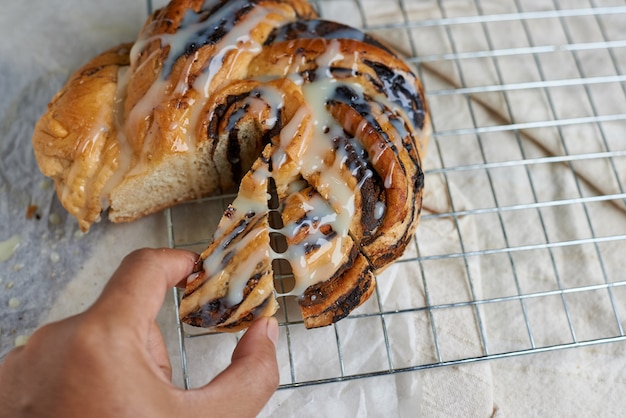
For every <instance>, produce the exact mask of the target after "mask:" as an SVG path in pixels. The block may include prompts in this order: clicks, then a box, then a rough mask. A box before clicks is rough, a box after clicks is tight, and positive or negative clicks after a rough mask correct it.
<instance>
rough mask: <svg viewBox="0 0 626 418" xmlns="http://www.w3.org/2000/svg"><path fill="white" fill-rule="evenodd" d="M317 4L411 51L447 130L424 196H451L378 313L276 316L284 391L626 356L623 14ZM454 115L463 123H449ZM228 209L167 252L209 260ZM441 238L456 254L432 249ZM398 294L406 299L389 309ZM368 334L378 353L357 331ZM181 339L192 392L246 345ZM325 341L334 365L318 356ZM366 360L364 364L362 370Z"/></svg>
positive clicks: (422, 230) (205, 219)
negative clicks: (567, 355)
mask: <svg viewBox="0 0 626 418" xmlns="http://www.w3.org/2000/svg"><path fill="white" fill-rule="evenodd" d="M154 3H155V4H152V2H150V1H149V2H148V10H149V11H151V10H152V9H153V7H158V6H160V4H156V3H157V2H156V1H155V2H154ZM163 3H164V2H163ZM531 3H538V4H540V7H539V8H533V7H531V6H529V4H531ZM314 4H315V5H316V6H317V8H318V10H319V11H320V14H321V15H322V16H323V17H328V18H331V19H333V20H338V19H341V16H351V18H353V19H356V20H357V22H356V23H355V22H354V21H349V22H347V23H350V24H352V25H357V26H360V27H362V28H364V29H365V30H367V31H369V32H371V33H374V34H377V35H378V36H380V37H381V38H382V39H385V40H387V41H388V42H391V43H392V44H394V41H399V42H401V44H402V45H403V47H402V48H401V51H402V52H403V53H405V54H406V55H407V57H408V61H409V62H411V63H412V64H414V66H415V68H416V69H417V71H418V73H419V74H420V76H421V78H422V80H423V82H424V84H425V87H426V90H427V96H428V98H429V101H430V106H431V111H432V115H433V120H434V130H435V133H434V134H433V136H432V138H431V142H430V144H429V149H428V158H427V166H426V167H425V168H426V173H425V175H426V185H427V186H426V187H427V188H429V187H439V188H440V190H444V191H445V193H443V195H444V198H443V200H445V201H446V202H444V203H441V202H439V201H437V199H436V198H434V197H433V194H432V193H429V192H428V191H427V195H426V198H425V201H424V213H423V215H422V220H421V224H420V227H419V228H418V232H417V234H416V237H415V239H414V242H413V243H412V246H411V248H410V249H409V250H407V254H405V256H404V257H403V258H402V259H401V260H400V261H398V263H397V264H398V265H399V266H401V267H409V268H408V271H409V272H411V273H410V274H409V275H408V277H407V276H406V275H403V276H402V277H393V276H392V275H389V276H385V277H382V278H380V279H379V281H378V282H379V285H378V287H377V290H376V293H375V294H374V295H373V296H372V298H371V299H370V301H368V302H367V303H366V304H365V305H364V307H361V308H359V309H358V310H357V311H355V312H354V313H353V314H352V315H351V316H349V317H348V318H346V319H344V320H342V321H340V322H339V323H338V324H335V325H334V326H331V327H326V328H323V329H320V330H305V329H304V325H303V323H302V319H301V317H300V316H299V312H298V309H297V307H296V305H295V302H294V301H293V300H292V299H284V298H283V299H280V300H279V301H280V305H281V309H280V310H279V312H278V314H277V315H278V318H279V323H280V330H281V338H280V341H281V344H280V347H279V350H278V356H279V363H280V364H281V383H280V387H281V388H295V387H301V386H307V385H316V384H323V383H329V382H337V381H345V380H352V379H359V378H364V377H371V376H378V375H388V374H394V373H400V372H410V371H417V370H421V369H426V368H432V367H438V366H447V365H453V364H460V363H469V362H475V361H481V360H488V359H494V358H502V357H511V356H517V355H522V354H531V353H538V352H543V351H552V350H560V349H565V348H575V347H581V346H586V345H592V344H600V343H616V342H620V341H624V340H626V336H625V335H624V326H625V322H624V321H625V319H624V318H626V312H624V311H625V310H626V275H625V273H624V272H625V271H626V264H625V262H624V258H623V257H621V256H620V253H621V252H623V249H624V248H626V216H625V212H626V207H625V202H626V193H625V191H624V183H625V182H626V70H625V69H624V68H626V67H624V66H625V65H626V31H624V30H623V25H622V24H616V22H619V21H620V20H621V21H622V22H623V21H624V19H626V5H625V3H624V2H623V1H622V2H620V1H613V2H609V1H604V2H600V0H589V1H567V2H565V1H563V2H558V1H556V0H554V1H553V2H552V1H541V2H526V1H524V2H522V1H521V0H506V1H505V0H502V1H499V2H488V1H485V0H482V1H481V0H476V1H474V2H469V1H462V0H458V1H436V0H432V1H419V2H418V1H410V0H390V1H388V2H378V1H368V0H336V1H331V0H319V1H316V2H314ZM337 7H340V10H341V13H339V14H337V13H336V12H332V10H337ZM383 7H384V9H385V10H381V8H383ZM333 8H334V9H333ZM328 14H331V15H330V16H329V15H328ZM616 27H617V28H618V29H619V28H622V31H621V32H620V31H619V30H617V31H616V30H615V28H616ZM581 28H584V29H585V30H581ZM503 34H506V36H503ZM539 34H544V35H543V36H539ZM470 41H471V42H470ZM512 68H514V69H517V70H520V71H511V69H512ZM485 69H486V70H485ZM522 95H525V96H524V97H525V99H522ZM528 97H530V98H531V99H530V101H529V99H528ZM529 102H530V103H531V105H530V106H529V105H525V104H524V103H529ZM607 103H609V104H610V105H608V106H607ZM451 109H452V110H454V112H453V114H454V115H455V117H446V118H441V117H438V115H444V114H445V115H450V114H451V112H450V110H451ZM453 151H454V152H453ZM459 156H460V157H459ZM546 184H554V185H555V186H554V187H552V188H548V191H546V187H545V186H546ZM555 189H556V190H555ZM475 195H480V196H482V197H481V198H480V199H472V198H471V196H475ZM468 196H469V197H470V198H467V197H468ZM232 198H233V196H222V197H219V198H210V199H205V200H202V201H200V202H190V203H186V204H183V205H180V206H177V207H175V208H172V209H171V210H168V211H167V212H166V217H167V227H168V231H167V232H168V237H169V244H170V246H171V247H178V248H187V249H192V250H195V251H202V250H203V249H204V247H206V245H207V244H208V241H207V240H206V238H207V237H210V236H211V233H212V230H213V229H214V228H215V226H216V225H217V222H218V220H219V216H220V215H221V213H222V211H223V210H224V209H225V207H226V205H227V204H228V202H229V201H230V200H231V199H232ZM440 200H441V199H440ZM607 224H608V225H609V226H608V227H607ZM468 225H473V226H474V229H471V228H470V227H468ZM519 225H524V227H522V228H520V227H519ZM572 225H574V226H575V227H572ZM514 226H516V227H514ZM520 229H521V230H522V232H521V233H520ZM441 230H447V231H448V234H447V235H446V241H447V244H446V245H438V243H437V241H436V240H433V238H432V236H426V235H427V232H428V231H441ZM472 231H473V232H472ZM476 237H478V239H475V238H476ZM485 237H486V238H485ZM570 261H572V262H570ZM574 261H575V263H574ZM572 265H575V266H576V267H571V266H572ZM394 286H405V287H406V289H407V290H406V291H403V290H402V289H400V290H399V291H397V292H396V294H398V292H400V294H406V295H409V296H407V297H406V298H401V299H402V300H392V301H389V300H388V298H386V296H385V295H386V294H388V293H389V292H390V290H391V289H392V288H393V287H394ZM455 286H457V287H458V289H459V291H458V293H456V294H455V292H452V293H453V294H454V296H452V297H450V293H451V292H450V288H452V289H454V288H455ZM442 288H447V291H446V292H443V293H442V292H441V290H442ZM441 294H445V295H447V299H446V298H442V297H441ZM414 295H417V296H418V297H414ZM179 297H180V295H179V294H175V305H176V307H177V306H178V298H179ZM589 301H592V302H593V303H592V305H593V306H595V307H596V308H599V309H596V311H594V312H596V314H598V313H597V312H600V313H599V315H604V316H603V318H602V319H601V321H600V323H601V326H600V327H595V326H594V327H593V328H592V329H589V327H587V326H585V324H586V322H587V320H586V312H584V310H583V311H581V309H582V308H581V307H585V306H588V305H587V304H586V303H587V302H589ZM587 314H588V313H587ZM447 317H452V318H456V319H455V320H459V321H460V322H461V323H462V326H463V327H467V328H469V329H472V330H474V329H475V332H470V333H468V334H467V335H469V337H467V336H466V337H465V339H464V340H463V341H461V344H459V343H458V341H457V342H456V343H455V344H453V345H456V346H457V348H456V349H454V350H450V349H449V347H450V342H449V341H447V339H449V336H448V335H446V333H445V332H444V331H442V328H441V324H442V323H445V322H446V320H447V319H446V318H447ZM494 318H497V319H498V320H497V321H494ZM502 318H504V320H503V319H502ZM448 320H449V319H448ZM548 322H552V324H551V326H550V327H546V324H547V323H548ZM357 323H358V325H356V327H362V328H367V329H368V330H369V331H368V333H367V334H366V337H359V336H358V335H357V336H355V335H353V334H354V333H353V332H352V331H350V329H351V325H353V324H357ZM492 323H496V324H499V325H498V327H497V328H495V329H494V328H493V327H492V326H491V325H490V324H492ZM554 323H556V325H554ZM502 324H506V326H502ZM177 327H178V335H179V347H180V354H181V359H182V373H183V379H184V385H185V387H187V388H189V387H195V386H199V385H201V384H204V383H205V382H206V381H207V379H208V378H210V377H211V373H213V374H216V373H217V372H219V371H220V370H221V369H222V368H223V367H225V366H226V365H227V364H228V363H229V360H230V353H231V352H232V349H233V348H234V346H235V344H236V342H237V338H238V336H236V335H232V334H207V333H206V332H203V331H202V330H200V331H199V330H196V329H192V328H187V327H186V325H183V324H181V323H180V322H178V318H177ZM548 329H549V330H550V331H547V330H548ZM555 329H556V332H554V330H555ZM407 336H408V337H407ZM313 343H315V344H317V346H318V347H320V346H321V347H324V350H318V351H315V352H312V350H311V349H310V346H311V345H313ZM370 345H373V346H375V348H374V349H372V350H371V352H368V354H367V360H366V361H363V362H358V361H354V360H353V352H355V351H359V350H361V351H362V349H363V347H364V346H370ZM308 357H310V359H311V361H309V362H307V358H308ZM301 364H308V365H309V366H308V367H303V366H301ZM311 364H315V365H316V367H315V368H314V369H316V370H312V369H313V367H311V366H310V365H311ZM320 364H326V365H327V367H324V368H323V370H317V369H318V368H319V365H320ZM207 365H209V366H210V367H213V368H214V369H213V370H208V371H207V370H205V369H206V367H207Z"/></svg>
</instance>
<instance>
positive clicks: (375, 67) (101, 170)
mask: <svg viewBox="0 0 626 418" xmlns="http://www.w3.org/2000/svg"><path fill="white" fill-rule="evenodd" d="M70 128H72V129H70ZM429 132H430V119H429V114H428V109H427V104H426V101H425V97H424V93H423V89H422V85H421V83H420V82H419V80H418V79H417V77H416V76H415V75H414V74H413V73H412V72H411V70H410V68H409V67H408V66H407V65H406V64H405V63H404V62H403V61H402V60H401V59H400V58H398V56H397V54H396V53H395V52H394V51H392V50H391V49H390V48H389V47H387V46H385V45H383V44H382V43H381V42H379V41H377V40H376V39H375V38H373V37H371V36H368V35H366V34H364V33H362V32H360V31H359V30H357V29H353V28H350V27H347V26H345V25H342V24H338V23H334V22H328V21H324V20H320V19H318V18H317V16H316V14H315V12H314V11H313V9H312V8H311V7H310V6H309V4H308V3H307V2H305V1H304V0H230V1H225V0H221V1H220V0H206V1H201V0H174V1H172V2H171V3H170V4H169V5H167V6H166V7H164V8H162V9H160V10H157V11H156V12H155V13H153V15H152V16H151V17H150V18H149V19H148V21H147V22H146V24H145V26H144V28H143V30H142V31H141V33H140V35H139V38H138V40H137V41H136V42H135V43H134V45H132V46H130V45H123V46H120V47H117V48H114V49H112V50H110V51H108V52H105V53H104V54H102V55H100V56H99V57H96V58H94V59H93V60H92V61H91V62H90V63H88V64H87V65H86V66H85V67H83V68H82V69H80V70H79V71H78V72H77V73H76V74H75V75H74V76H73V77H72V78H71V79H70V80H69V82H68V83H67V84H66V86H65V87H64V88H63V89H62V90H61V91H60V92H59V93H58V94H57V96H56V97H55V98H54V99H53V101H52V103H51V104H50V105H49V109H48V112H47V113H46V114H45V115H44V116H43V117H42V118H41V120H40V121H39V122H38V124H37V126H36V130H35V134H34V137H33V144H34V148H35V154H36V156H37V159H38V162H39V164H40V167H41V169H42V171H43V172H44V174H46V175H48V176H51V177H53V178H54V179H55V184H56V187H57V192H58V195H59V197H60V200H61V202H62V203H63V204H64V206H65V207H66V208H67V210H68V211H69V212H70V213H72V214H73V215H74V216H76V218H77V219H78V221H79V224H80V226H81V228H83V229H87V228H89V226H90V225H91V223H93V222H95V221H97V220H98V219H99V216H100V213H101V212H102V211H103V210H104V209H106V208H107V207H108V211H109V218H110V219H111V220H113V221H126V220H132V219H136V218H137V217H139V216H143V215H145V214H148V213H151V212H154V211H156V210H160V209H162V208H165V207H168V206H171V205H173V204H175V203H176V202H179V201H183V200H187V199H191V198H196V197H200V196H204V195H208V194H217V193H223V192H227V191H230V190H234V189H237V188H238V194H237V197H236V199H235V200H234V201H233V203H232V204H231V205H230V206H229V207H228V209H227V210H226V211H225V213H224V215H223V216H222V218H221V220H220V223H219V225H218V228H217V230H216V231H215V233H214V235H213V241H212V243H211V244H210V245H209V247H208V248H207V249H206V250H205V251H204V252H203V253H202V254H201V258H200V260H199V263H198V271H197V272H195V273H194V274H192V275H191V276H190V277H189V279H188V281H187V286H186V289H185V293H184V296H183V299H182V300H181V303H180V310H179V314H180V316H181V318H182V320H183V321H184V322H187V323H189V324H192V325H196V326H202V327H208V328H213V329H216V330H232V331H234V330H239V329H242V328H245V327H247V326H248V325H249V324H250V323H251V321H253V320H254V319H255V318H257V317H260V316H268V315H272V314H274V312H275V311H276V309H277V306H278V305H277V302H276V297H277V296H282V295H295V296H298V302H299V304H300V307H301V309H302V314H303V318H304V323H305V325H306V327H308V328H311V327H318V326H324V325H328V324H330V323H333V322H335V321H337V320H339V319H341V318H343V317H345V316H346V315H347V314H348V313H349V312H350V311H352V310H353V309H355V308H356V307H357V306H359V305H360V304H361V303H363V302H364V301H365V300H367V298H368V297H369V296H370V294H371V293H372V291H373V289H374V286H375V276H374V275H375V273H378V272H380V271H381V270H382V269H384V268H385V267H386V266H387V265H388V264H389V263H390V262H392V261H393V260H395V259H396V258H398V257H399V256H400V255H401V254H402V252H403V251H404V249H405V247H406V246H407V244H408V243H409V241H410V239H411V237H412V235H413V233H414V231H415V228H416V226H417V223H418V219H419V214H420V208H421V199H422V188H423V173H422V170H421V159H422V153H423V149H424V147H425V145H426V141H427V139H428V135H429ZM279 260H282V261H283V264H282V265H285V263H286V262H288V265H289V266H290V270H291V275H292V276H293V282H294V284H293V289H289V290H288V291H285V292H282V291H277V290H276V289H275V271H276V270H277V269H278V267H277V265H278V263H277V261H279Z"/></svg>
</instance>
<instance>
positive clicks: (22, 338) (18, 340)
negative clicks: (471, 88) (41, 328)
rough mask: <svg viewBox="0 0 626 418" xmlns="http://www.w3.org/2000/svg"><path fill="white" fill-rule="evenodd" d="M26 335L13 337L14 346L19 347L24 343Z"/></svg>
mask: <svg viewBox="0 0 626 418" xmlns="http://www.w3.org/2000/svg"><path fill="white" fill-rule="evenodd" d="M28 338H29V337H28V335H18V336H17V337H15V346H16V347H19V346H21V345H26V343H27V342H28Z"/></svg>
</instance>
